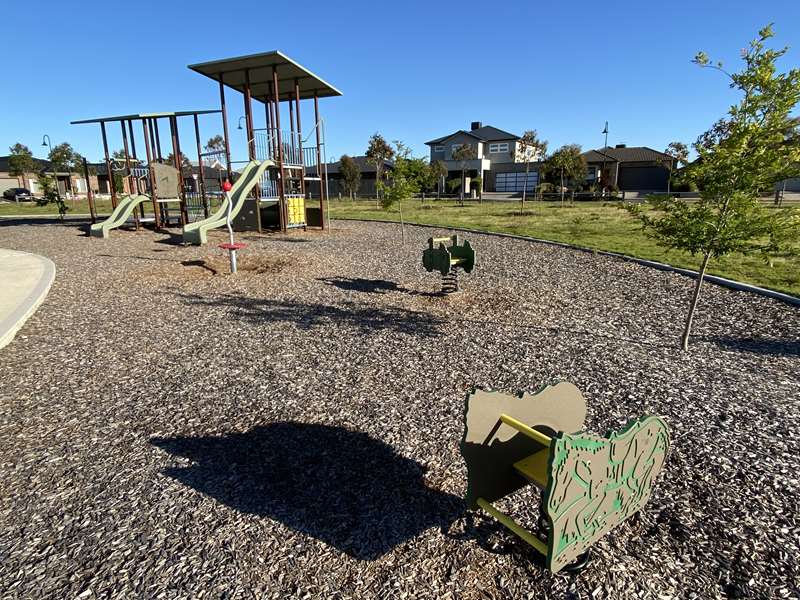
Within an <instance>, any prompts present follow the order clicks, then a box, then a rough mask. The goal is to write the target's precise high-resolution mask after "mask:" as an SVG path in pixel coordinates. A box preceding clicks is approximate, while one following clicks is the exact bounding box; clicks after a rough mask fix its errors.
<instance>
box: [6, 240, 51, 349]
mask: <svg viewBox="0 0 800 600" xmlns="http://www.w3.org/2000/svg"><path fill="white" fill-rule="evenodd" d="M55 275H56V266H55V265H54V264H53V261H51V260H50V259H49V258H45V257H44V256H39V255H38V254H31V253H29V252H20V251H17V250H8V249H0V280H2V281H3V282H4V286H3V290H2V292H0V348H3V347H4V346H6V345H8V344H9V343H11V341H12V340H13V339H14V336H15V335H16V334H17V331H19V330H20V328H21V327H22V326H23V324H24V323H25V321H27V320H28V319H29V318H30V316H31V315H32V314H33V313H34V312H36V309H37V308H39V305H40V304H41V303H42V302H43V301H44V299H45V297H46V296H47V293H48V292H49V291H50V286H51V285H52V283H53V280H54V279H55Z"/></svg>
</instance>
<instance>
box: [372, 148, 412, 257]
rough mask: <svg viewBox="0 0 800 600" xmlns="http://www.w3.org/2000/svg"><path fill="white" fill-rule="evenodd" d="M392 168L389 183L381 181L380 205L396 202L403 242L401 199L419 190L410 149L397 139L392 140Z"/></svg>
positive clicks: (385, 205)
mask: <svg viewBox="0 0 800 600" xmlns="http://www.w3.org/2000/svg"><path fill="white" fill-rule="evenodd" d="M393 150H394V152H393V156H394V168H393V169H392V178H391V181H390V182H389V183H386V184H384V183H381V184H380V185H381V191H382V194H381V206H383V208H384V209H388V208H390V207H391V206H392V205H394V204H395V203H397V208H398V211H399V213H400V228H401V232H402V233H401V235H402V238H403V242H405V240H406V229H405V222H404V221H403V200H408V199H409V198H411V197H413V196H414V194H417V193H418V192H419V190H420V187H419V186H420V184H419V179H418V177H417V176H416V174H415V171H414V167H413V164H414V161H415V160H416V159H414V158H412V157H411V150H410V149H409V148H408V147H407V146H406V145H405V144H403V142H401V141H399V140H395V141H394V149H393Z"/></svg>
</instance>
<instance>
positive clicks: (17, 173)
mask: <svg viewBox="0 0 800 600" xmlns="http://www.w3.org/2000/svg"><path fill="white" fill-rule="evenodd" d="M9 150H10V151H11V156H9V157H8V172H9V173H11V175H13V176H14V177H18V178H20V179H21V180H22V183H21V184H20V185H21V186H22V187H24V186H25V180H24V179H23V178H24V177H25V173H32V172H33V171H34V170H35V169H36V161H35V160H33V153H32V152H31V151H30V148H28V147H27V146H26V145H24V144H19V143H17V144H14V145H13V146H11V147H10V148H9Z"/></svg>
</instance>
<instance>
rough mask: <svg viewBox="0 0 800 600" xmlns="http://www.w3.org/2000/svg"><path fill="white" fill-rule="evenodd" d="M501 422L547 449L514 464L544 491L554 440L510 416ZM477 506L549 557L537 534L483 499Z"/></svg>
mask: <svg viewBox="0 0 800 600" xmlns="http://www.w3.org/2000/svg"><path fill="white" fill-rule="evenodd" d="M500 421H502V422H503V423H505V424H506V425H508V426H509V427H513V428H514V429H516V430H517V431H519V432H520V433H521V434H523V435H525V436H528V437H529V438H531V439H532V440H535V441H537V442H539V443H540V444H542V445H544V446H545V448H544V449H542V450H540V451H539V452H536V453H534V454H531V455H530V456H528V457H526V458H523V459H522V460H520V461H517V462H516V463H514V469H516V470H517V471H518V472H519V473H520V474H521V475H522V476H524V477H525V478H526V479H528V480H529V481H530V482H531V483H534V484H536V485H537V486H539V487H540V488H542V489H544V488H546V487H547V464H548V459H549V458H550V442H551V441H552V438H551V437H550V436H547V435H545V434H543V433H541V432H540V431H536V430H535V429H533V428H532V427H528V426H527V425H525V423H523V422H522V421H518V420H517V419H515V418H514V417H512V416H510V415H506V414H502V415H500ZM477 504H478V506H480V507H481V508H482V509H483V510H485V511H486V512H487V513H489V514H490V515H492V516H493V517H494V518H495V519H497V520H498V521H500V523H502V524H503V525H504V526H505V527H507V528H508V529H509V530H511V531H512V532H513V533H515V534H516V535H517V536H519V537H520V538H522V539H523V540H524V541H525V542H527V543H528V544H530V545H531V546H533V547H534V549H535V550H536V551H537V552H539V553H541V554H542V555H543V556H545V557H546V556H547V543H546V542H543V541H542V540H541V539H540V538H539V537H538V536H537V535H536V534H534V533H532V532H530V531H528V530H527V529H525V528H524V527H523V526H522V525H520V524H519V523H517V522H516V521H515V520H514V519H512V518H511V517H509V516H508V515H507V514H505V513H503V512H501V511H499V510H497V509H496V508H495V507H494V506H493V505H492V503H491V502H487V501H486V500H484V499H483V498H478V500H477Z"/></svg>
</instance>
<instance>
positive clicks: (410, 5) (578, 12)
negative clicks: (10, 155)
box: [0, 0, 800, 160]
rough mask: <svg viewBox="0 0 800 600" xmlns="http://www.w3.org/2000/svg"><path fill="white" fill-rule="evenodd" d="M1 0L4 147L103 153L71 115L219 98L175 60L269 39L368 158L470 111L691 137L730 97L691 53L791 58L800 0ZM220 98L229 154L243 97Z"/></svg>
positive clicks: (574, 135)
mask: <svg viewBox="0 0 800 600" xmlns="http://www.w3.org/2000/svg"><path fill="white" fill-rule="evenodd" d="M4 4H5V6H4V10H3V14H4V22H5V23H6V27H4V34H3V38H4V39H3V46H4V49H5V52H4V58H5V60H4V63H5V64H4V66H5V68H4V73H5V77H4V79H5V81H6V82H7V83H6V85H5V86H4V93H3V94H1V95H0V154H5V153H6V149H7V147H8V146H10V145H11V144H13V143H15V142H18V141H19V142H22V143H24V144H26V145H28V146H29V147H30V148H31V149H32V150H33V151H34V154H35V155H36V156H44V155H45V154H46V149H45V148H42V147H41V140H42V135H43V134H45V133H47V134H49V135H50V137H51V138H52V141H53V143H54V144H55V143H58V142H61V141H69V142H70V143H72V144H73V146H75V148H76V149H77V150H78V151H79V152H81V153H82V154H84V155H86V156H87V157H88V158H90V159H92V160H97V159H100V158H101V156H102V147H101V145H100V132H99V127H98V126H95V125H80V126H78V125H69V121H71V120H75V119H81V118H88V117H95V116H101V115H110V114H127V113H135V112H151V111H168V110H188V109H205V108H217V105H218V96H217V88H216V86H215V85H214V83H213V82H211V81H210V80H208V79H206V78H204V77H202V76H200V75H198V74H195V73H193V72H191V71H189V70H188V69H187V68H186V65H187V64H190V63H194V62H201V61H205V60H213V59H218V58H224V57H230V56H237V55H242V54H250V53H255V52H263V51H267V50H274V49H279V50H281V51H283V52H284V53H285V54H287V55H288V56H290V57H292V58H293V59H294V60H296V61H298V62H299V63H301V64H303V65H304V66H306V67H308V68H309V69H311V70H312V71H314V72H316V73H317V74H319V75H320V76H321V77H323V78H324V79H326V80H328V81H330V82H331V83H332V84H334V85H335V86H337V87H338V88H339V89H340V90H342V91H343V92H344V96H343V97H341V98H331V99H325V100H322V101H321V110H322V113H323V116H324V117H325V118H326V119H327V121H328V156H329V157H331V156H339V155H340V154H342V153H349V154H351V155H357V154H363V152H364V151H365V149H366V144H367V139H368V138H369V136H370V135H371V134H372V133H373V132H375V131H379V132H380V133H381V134H383V135H384V136H385V137H386V138H387V139H389V140H394V139H400V140H402V141H404V142H405V143H407V144H409V145H410V146H411V147H412V149H413V150H414V152H415V154H418V155H422V154H426V153H427V148H426V146H424V142H425V141H427V140H429V139H432V138H434V137H438V136H440V135H444V134H446V133H450V132H452V131H455V130H457V129H461V128H468V127H469V123H470V121H482V122H483V123H484V124H491V125H494V126H496V127H500V128H501V129H505V130H508V131H512V132H514V133H517V134H520V133H522V131H523V130H525V129H537V130H538V131H539V133H540V135H541V136H542V137H543V138H544V139H547V140H549V142H550V147H551V149H552V148H555V147H558V146H560V145H562V144H565V143H578V144H581V145H582V146H583V147H584V148H590V147H599V146H601V145H602V141H603V136H602V135H601V133H600V132H601V131H602V129H603V123H604V121H606V120H607V121H609V128H610V131H611V133H610V135H609V143H610V144H612V145H613V144H616V143H627V144H628V145H647V146H651V147H654V148H657V149H662V148H664V147H665V146H666V144H668V143H669V142H670V141H672V140H681V141H685V142H687V143H688V142H692V141H694V139H695V138H696V137H697V136H698V135H699V134H700V133H702V132H703V131H704V130H705V129H707V128H708V127H709V126H710V125H711V124H712V123H713V122H714V121H715V120H716V119H717V118H719V117H720V116H721V115H722V114H723V113H724V112H725V111H726V109H727V107H728V106H729V105H730V104H731V103H732V102H733V101H734V98H735V96H734V95H733V94H732V92H731V91H730V90H729V89H727V86H726V82H725V80H724V79H723V77H722V76H721V75H720V74H718V73H715V72H712V71H708V70H702V69H699V68H698V67H696V66H694V65H692V64H691V63H690V60H691V58H692V57H693V56H694V54H695V53H696V52H697V51H698V50H705V51H706V52H707V53H708V54H709V55H710V56H711V57H712V58H714V59H721V60H723V61H724V62H725V63H726V65H727V66H729V67H732V68H738V66H739V64H740V60H739V58H738V55H739V51H740V49H741V48H742V47H743V46H745V45H746V43H747V41H748V40H750V39H752V38H753V37H755V35H756V32H757V30H758V29H759V28H760V27H761V26H763V25H765V24H767V23H769V22H774V23H775V29H776V33H777V35H776V38H774V41H775V44H779V45H789V46H791V50H790V52H789V54H788V55H787V56H786V57H785V58H784V61H783V64H782V66H783V67H784V69H786V68H789V67H792V66H797V65H799V64H800V27H799V26H798V24H799V23H800V1H798V0H779V1H765V2H752V1H744V0H728V1H724V0H695V1H693V2H682V1H674V2H671V3H656V2H642V1H637V2H617V1H613V0H610V1H606V2H571V3H558V2H535V1H527V2H522V1H516V2H514V1H510V2H486V1H485V0H484V1H483V2H467V1H464V2H416V1H405V2H375V1H372V2H320V3H317V2H303V3H298V2H274V1H270V2H264V1H263V0H261V1H256V2H248V1H240V2H237V3H225V2H205V1H202V0H197V1H194V2H190V3H184V2H181V3H178V2H150V1H147V0H144V1H142V0H139V1H137V2H134V3H129V4H127V6H128V7H129V9H130V10H129V11H128V12H125V11H123V10H121V8H122V6H124V5H125V4H116V5H113V6H115V7H116V8H113V9H110V8H108V6H110V5H108V4H107V3H100V2H93V1H86V2H80V3H63V2H55V1H54V0H50V1H47V2H21V1H18V0H10V4H9V3H4ZM126 19H130V20H131V22H130V23H128V22H126ZM148 19H150V21H148ZM229 98H230V99H229V118H230V120H231V135H232V138H233V140H232V142H233V151H234V155H236V156H235V158H240V159H241V158H244V156H243V154H244V153H245V146H244V140H243V136H242V135H241V134H242V133H243V132H240V131H237V130H236V128H235V124H236V121H237V119H238V117H239V116H240V115H241V114H243V113H242V101H241V96H240V95H239V94H237V93H235V92H232V93H231V94H230V96H229ZM308 110H311V107H310V106H309V107H308V108H304V111H308ZM257 114H258V115H261V114H262V111H260V110H259V111H257ZM304 114H309V113H308V112H305V113H304ZM307 121H308V117H307V118H306V122H307ZM189 127H190V123H189V122H188V121H187V122H186V123H185V125H184V127H183V128H182V130H181V133H182V139H183V140H184V142H183V146H184V151H185V152H186V153H187V154H189V155H190V157H192V158H193V156H192V152H191V148H192V142H191V140H193V132H192V130H191V129H190V128H189ZM201 127H202V136H203V139H204V140H205V139H207V138H208V137H210V136H211V135H213V134H215V133H219V132H220V131H221V126H220V123H219V120H218V119H217V118H216V117H211V118H206V119H204V120H203V121H202V124H201ZM110 137H111V139H110V144H111V146H112V149H113V148H118V147H121V141H120V138H119V132H118V131H116V128H115V129H114V130H113V131H112V133H111V135H110Z"/></svg>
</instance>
